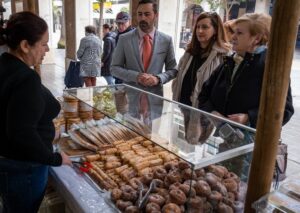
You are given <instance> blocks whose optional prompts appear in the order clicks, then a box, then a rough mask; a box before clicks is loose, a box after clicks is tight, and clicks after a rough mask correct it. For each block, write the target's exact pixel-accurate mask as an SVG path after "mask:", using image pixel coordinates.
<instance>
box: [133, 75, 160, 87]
mask: <svg viewBox="0 0 300 213" xmlns="http://www.w3.org/2000/svg"><path fill="white" fill-rule="evenodd" d="M137 81H138V83H139V84H141V85H143V86H145V87H152V86H156V85H158V84H159V79H158V77H156V76H155V75H152V74H148V73H141V74H139V75H138V77H137Z"/></svg>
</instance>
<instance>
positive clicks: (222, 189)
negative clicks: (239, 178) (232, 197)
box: [212, 182, 227, 197]
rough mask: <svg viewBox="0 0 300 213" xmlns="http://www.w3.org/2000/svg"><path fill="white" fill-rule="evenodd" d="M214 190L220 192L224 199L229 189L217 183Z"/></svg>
mask: <svg viewBox="0 0 300 213" xmlns="http://www.w3.org/2000/svg"><path fill="white" fill-rule="evenodd" d="M212 190H214V191H218V192H220V193H221V194H222V195H223V196H224V197H225V196H227V188H226V187H225V186H224V185H223V184H222V183H221V182H217V185H215V186H214V187H212Z"/></svg>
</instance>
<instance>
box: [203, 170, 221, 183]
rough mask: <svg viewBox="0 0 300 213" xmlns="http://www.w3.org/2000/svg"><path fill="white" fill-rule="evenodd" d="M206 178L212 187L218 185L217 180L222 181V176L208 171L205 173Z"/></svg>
mask: <svg viewBox="0 0 300 213" xmlns="http://www.w3.org/2000/svg"><path fill="white" fill-rule="evenodd" d="M205 180H206V182H207V183H208V184H209V185H210V187H214V186H215V185H217V182H218V181H220V178H218V177H217V176H216V175H215V174H213V173H210V172H208V173H206V175H205Z"/></svg>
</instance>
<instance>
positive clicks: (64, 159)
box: [60, 151, 72, 166]
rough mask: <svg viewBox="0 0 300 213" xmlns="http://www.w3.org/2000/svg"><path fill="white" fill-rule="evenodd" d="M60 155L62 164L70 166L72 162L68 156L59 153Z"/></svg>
mask: <svg viewBox="0 0 300 213" xmlns="http://www.w3.org/2000/svg"><path fill="white" fill-rule="evenodd" d="M60 155H61V157H62V164H63V165H68V166H72V162H71V160H70V158H69V156H68V155H66V154H65V153H64V152H63V151H61V152H60Z"/></svg>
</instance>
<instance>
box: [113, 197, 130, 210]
mask: <svg viewBox="0 0 300 213" xmlns="http://www.w3.org/2000/svg"><path fill="white" fill-rule="evenodd" d="M132 205H133V204H132V202H130V201H123V200H117V202H116V206H117V208H118V209H120V210H121V211H125V209H126V208H127V207H128V206H132Z"/></svg>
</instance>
